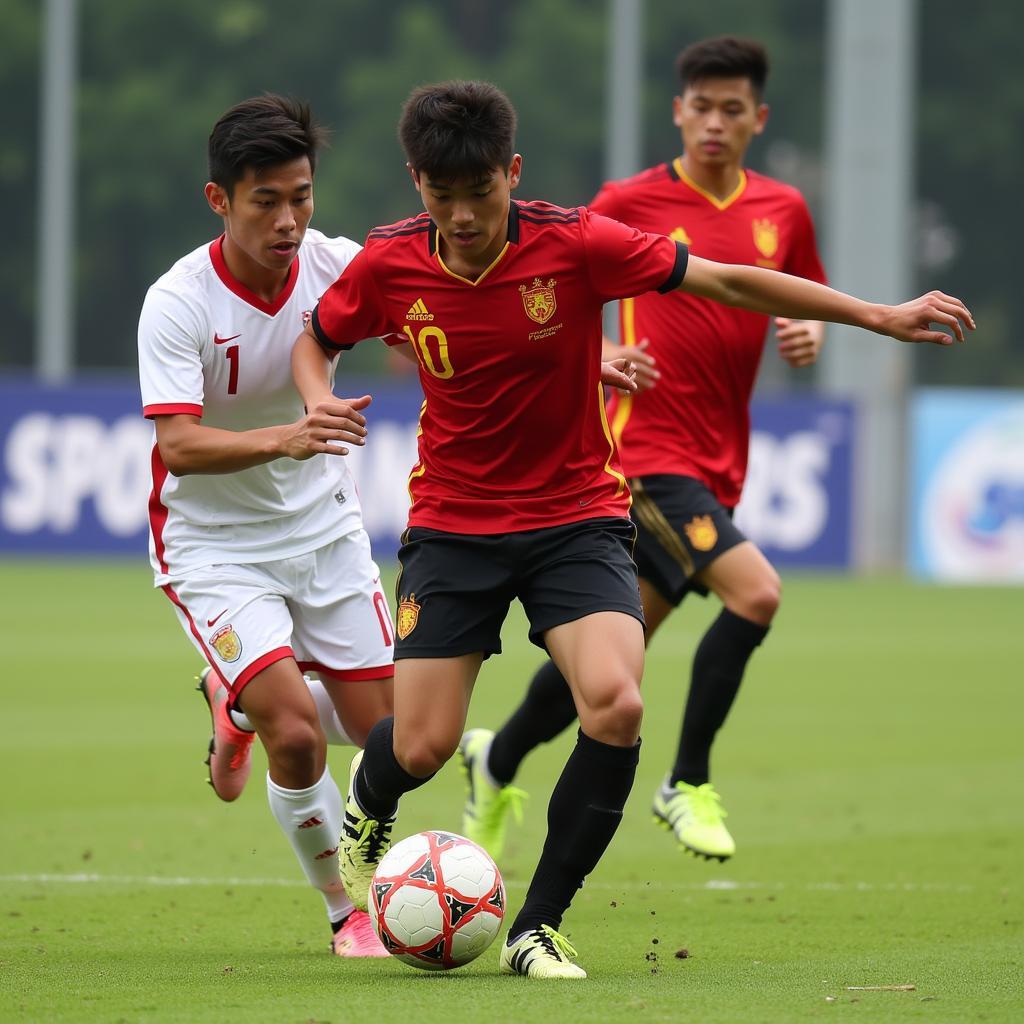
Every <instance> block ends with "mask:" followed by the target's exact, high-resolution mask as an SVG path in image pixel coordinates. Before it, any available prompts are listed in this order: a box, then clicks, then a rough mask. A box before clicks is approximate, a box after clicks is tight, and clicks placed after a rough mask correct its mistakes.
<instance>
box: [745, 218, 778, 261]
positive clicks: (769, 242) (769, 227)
mask: <svg viewBox="0 0 1024 1024" xmlns="http://www.w3.org/2000/svg"><path fill="white" fill-rule="evenodd" d="M750 226H751V228H752V229H753V231H754V245H756V246H757V251H758V252H759V253H760V254H761V255H762V256H763V257H764V258H765V259H766V260H770V259H771V258H772V257H773V256H774V255H775V254H776V253H777V252H778V251H779V226H778V224H774V223H772V221H770V220H768V218H767V217H761V218H758V219H756V220H754V221H752V222H751V225H750Z"/></svg>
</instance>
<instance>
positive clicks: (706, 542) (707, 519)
mask: <svg viewBox="0 0 1024 1024" xmlns="http://www.w3.org/2000/svg"><path fill="white" fill-rule="evenodd" d="M683 529H684V530H685V531H686V538H687V540H689V542H690V543H691V544H692V545H693V550H694V551H710V550H711V549H712V548H713V547H714V546H715V545H716V544H717V543H718V531H717V530H716V529H715V524H714V523H713V522H712V520H711V516H694V517H693V518H692V519H691V520H690V521H689V522H688V523H687V524H686V525H685V526H684V527H683Z"/></svg>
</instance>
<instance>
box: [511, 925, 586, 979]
mask: <svg viewBox="0 0 1024 1024" xmlns="http://www.w3.org/2000/svg"><path fill="white" fill-rule="evenodd" d="M509 938H511V936H510V937H509ZM575 959H576V950H575V949H573V948H572V946H570V945H569V942H568V940H567V939H566V938H565V936H563V935H559V934H558V932H556V931H555V929H554V928H552V927H551V926H550V925H546V924H542V925H541V926H540V927H539V928H535V929H534V930H533V931H530V932H526V933H524V934H523V935H521V936H520V937H519V938H518V939H517V940H516V941H515V942H513V943H512V944H511V945H509V941H508V940H506V941H505V942H503V943H502V944H501V961H500V970H501V973H502V974H521V975H522V976H523V977H524V978H540V979H546V978H554V979H578V978H585V977H586V976H587V972H586V971H585V970H583V968H582V967H577V966H576V964H574V963H572V961H573V960H575Z"/></svg>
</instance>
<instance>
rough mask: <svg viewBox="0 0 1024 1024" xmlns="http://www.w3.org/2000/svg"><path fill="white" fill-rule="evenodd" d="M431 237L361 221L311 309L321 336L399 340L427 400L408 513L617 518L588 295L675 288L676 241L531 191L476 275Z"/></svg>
mask: <svg viewBox="0 0 1024 1024" xmlns="http://www.w3.org/2000/svg"><path fill="white" fill-rule="evenodd" d="M438 242H439V236H438V231H437V227H436V226H435V225H434V224H433V222H432V221H431V220H430V217H429V216H428V215H427V214H425V213H423V214H420V215H419V216H418V217H413V218H412V219H410V220H406V221H402V222H400V223H398V224H393V225H391V226H390V227H382V228H375V229H374V230H373V231H371V232H370V234H369V235H368V236H367V240H366V247H365V248H364V249H363V251H362V252H361V253H360V254H359V255H358V256H357V257H356V258H355V259H354V260H353V261H352V263H351V264H349V266H348V267H347V268H346V270H345V273H344V274H342V275H341V277H339V278H338V280H337V281H336V282H335V283H334V284H333V285H332V286H331V287H330V289H328V291H327V292H326V294H325V295H324V297H323V298H322V299H321V301H320V303H319V305H318V306H317V308H316V310H315V312H314V314H313V328H314V330H315V331H316V335H317V337H318V338H319V339H320V342H321V343H322V344H323V345H324V346H325V347H327V348H329V349H330V348H341V347H345V346H348V345H351V344H352V343H354V342H357V341H359V340H360V339H363V338H369V337H375V336H383V335H398V338H396V339H394V342H395V343H401V342H403V341H410V342H412V344H413V350H414V351H415V353H416V357H417V360H418V361H419V368H420V382H421V383H422V386H423V393H424V397H425V401H424V403H423V408H422V410H421V412H420V435H419V461H418V462H417V464H416V466H415V467H414V469H413V471H412V474H411V475H410V478H409V493H410V497H411V499H412V508H411V510H410V512H409V525H410V526H428V527H431V528H433V529H438V530H447V531H449V532H452V533H469V534H488V533H506V532H516V531H522V530H532V529H536V528H538V527H548V526H558V525H561V524H563V523H571V522H577V521H579V520H583V519H592V518H596V517H598V516H625V515H626V514H627V513H628V510H629V491H628V488H627V487H626V481H625V478H624V476H623V474H622V469H621V466H620V464H619V458H618V453H617V452H616V448H615V444H614V442H613V441H612V436H611V430H610V428H609V424H608V420H607V417H606V413H605V406H604V398H603V391H602V386H601V383H600V363H601V306H602V304H603V303H605V302H608V301H610V300H611V299H615V298H623V297H627V296H636V295H639V294H641V293H642V292H645V291H648V290H650V289H654V288H662V289H670V288H675V287H676V286H677V285H678V284H679V282H680V281H681V280H682V278H683V274H684V273H685V271H686V257H687V250H686V247H685V246H684V245H679V244H677V243H674V242H672V241H671V240H669V239H668V238H665V237H662V236H660V235H650V234H645V233H644V232H642V231H638V230H636V229H635V228H629V227H626V226H625V225H623V224H619V223H618V222H616V221H613V220H608V219H607V218H605V217H599V216H595V215H594V214H592V213H590V212H589V211H587V210H585V209H573V210H565V209H562V208H560V207H557V206H551V205H550V204H548V203H540V202H533V203H520V202H512V204H511V207H510V210H509V223H508V242H507V243H506V245H505V247H504V248H503V249H502V251H501V252H500V253H499V254H498V256H497V257H496V258H495V260H494V262H493V263H492V264H491V265H490V266H489V267H488V268H487V269H486V270H485V271H484V272H483V273H482V274H481V275H480V276H479V277H478V278H477V279H476V280H475V281H474V280H469V279H468V278H465V277H461V276H460V275H458V274H456V273H454V272H453V271H452V270H450V269H449V268H448V267H447V266H446V265H445V263H444V261H443V259H442V258H441V255H440V252H439V247H438ZM371 443H372V442H371Z"/></svg>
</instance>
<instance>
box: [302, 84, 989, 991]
mask: <svg viewBox="0 0 1024 1024" xmlns="http://www.w3.org/2000/svg"><path fill="white" fill-rule="evenodd" d="M515 125H516V115H515V111H514V110H513V108H512V106H511V104H510V103H509V101H508V99H507V97H505V95H504V94H503V93H501V92H500V91H499V90H498V89H496V88H495V87H494V86H492V85H489V84H487V83H482V82H447V83H443V84H440V85H433V86H424V87H421V88H419V89H417V90H415V91H414V92H413V94H412V95H411V96H410V97H409V99H408V100H407V102H406V105H405V107H404V109H403V113H402V118H401V122H400V127H399V134H400V137H401V140H402V143H403V146H404V148H405V151H406V155H407V158H408V164H409V170H410V173H411V175H412V179H413V182H414V184H415V187H416V189H417V191H418V192H419V194H420V197H421V200H422V202H423V205H424V207H425V208H426V211H427V212H426V213H425V214H420V215H419V216H417V217H413V218H410V219H409V220H405V221H402V222H400V223H398V224H393V225H390V226H388V227H383V228H376V229H374V230H373V231H371V232H370V234H369V236H368V238H367V241H366V246H365V248H364V249H363V251H362V252H361V253H360V254H359V255H358V256H357V257H356V258H355V259H354V260H353V261H352V263H351V264H350V265H349V266H348V268H347V269H346V271H345V273H344V274H343V275H342V276H341V277H340V278H339V279H338V280H337V281H336V282H335V283H334V284H333V285H332V286H331V287H330V288H329V289H328V291H327V292H326V293H325V294H324V296H323V298H322V299H321V301H320V303H319V304H318V306H317V308H316V310H315V311H314V314H313V317H312V321H311V323H310V325H309V326H308V327H307V328H306V330H305V331H304V332H303V333H302V334H301V335H300V336H299V338H298V339H297V340H296V344H295V348H294V350H293V353H292V365H293V370H294V373H295V380H296V384H297V386H298V388H299V391H300V393H301V394H302V396H303V398H304V400H305V403H306V406H307V408H308V409H310V410H312V411H313V412H315V411H316V410H317V409H318V408H320V406H321V403H326V402H329V401H331V393H330V387H329V379H330V378H329V373H330V366H331V359H332V358H333V357H334V356H335V355H336V354H337V353H338V352H339V351H340V350H342V349H345V348H347V347H351V346H352V345H353V344H355V343H357V342H358V341H359V340H360V339H363V338H367V337H373V336H384V335H391V340H392V342H393V343H394V344H402V343H405V344H409V345H411V346H412V348H413V351H414V353H415V355H416V357H417V359H418V360H419V364H420V380H421V383H422V386H423V391H424V396H425V401H424V404H423V409H422V413H421V417H420V438H419V462H418V463H417V465H416V467H415V468H414V469H413V472H412V474H411V476H410V488H409V489H410V494H411V497H412V507H411V509H410V512H409V529H408V530H407V531H406V534H405V536H404V543H403V546H402V548H401V551H400V552H399V558H400V561H401V568H402V571H401V575H400V577H399V581H398V586H397V589H398V598H399V606H398V615H397V642H396V648H395V658H396V669H395V713H394V717H393V718H389V719H385V720H383V721H382V722H379V723H378V724H377V725H375V726H374V727H373V729H372V730H371V731H370V735H369V737H368V738H367V741H366V747H365V751H364V752H363V753H361V754H358V755H357V756H356V757H355V758H354V759H353V762H352V771H351V775H350V784H349V794H348V799H347V801H346V805H345V826H344V830H343V833H342V841H341V850H340V858H341V872H342V878H343V879H344V881H345V884H346V888H348V890H349V891H350V892H351V893H352V894H353V899H357V898H358V895H362V896H363V897H364V898H368V896H369V886H370V883H371V880H372V878H373V872H374V870H375V868H376V865H377V864H378V863H379V861H380V858H381V857H382V856H383V854H384V853H385V852H386V850H387V849H388V847H389V846H390V842H391V830H392V828H393V825H394V821H395V816H396V814H397V809H398V801H399V798H400V797H401V796H402V794H404V793H406V792H409V791H411V790H413V789H415V788H417V787H418V786H420V785H422V784H423V783H424V782H426V781H427V780H428V779H429V778H430V777H431V776H432V775H433V774H434V773H435V772H436V771H437V770H438V769H439V768H440V767H441V766H442V765H443V764H444V763H445V761H447V760H448V759H449V758H450V757H451V756H452V754H453V753H454V752H455V750H456V749H457V748H458V745H459V741H460V738H461V735H462V730H463V728H464V725H465V720H466V711H467V706H468V702H469V698H470V694H471V692H472V689H473V684H474V682H475V680H476V677H477V674H478V672H479V670H480V666H481V664H482V662H483V660H484V658H486V657H487V656H489V655H491V654H496V653H499V652H500V650H501V641H500V630H501V624H502V622H503V620H504V618H505V615H506V614H507V611H508V608H509V606H510V604H511V602H512V601H513V600H514V599H516V598H518V599H519V600H520V601H521V602H522V604H523V606H524V609H525V611H526V614H527V617H528V618H529V621H530V637H531V639H532V640H533V641H534V642H535V643H537V644H538V645H539V646H542V647H544V648H546V649H547V651H548V653H549V654H550V655H551V657H552V659H553V660H554V662H555V664H556V665H558V667H559V670H560V671H561V672H562V674H563V675H564V676H565V678H566V679H567V680H568V683H569V686H570V688H571V690H572V694H573V698H574V700H575V703H576V708H577V711H578V713H579V718H580V731H579V734H578V738H577V743H576V747H575V749H574V750H573V752H572V754H571V755H570V757H569V760H568V761H567V763H566V766H565V768H564V770H563V772H562V774H561V776H560V777H559V779H558V782H557V783H556V785H555V788H554V792H553V793H552V797H551V803H550V807H549V813H548V836H547V839H546V841H545V843H544V848H543V851H542V853H541V857H540V862H539V864H538V865H537V869H536V871H535V873H534V876H533V879H532V881H531V884H530V887H529V890H528V892H527V895H526V900H525V903H524V905H523V907H522V909H521V910H520V911H519V913H518V915H517V916H516V918H515V920H514V921H513V923H512V925H511V928H510V929H509V935H508V938H507V940H506V941H505V942H504V943H503V944H502V949H501V955H500V969H501V971H502V972H503V973H508V974H521V975H525V976H527V977H531V978H566V979H571V978H583V977H586V974H585V972H584V971H583V970H582V969H581V968H580V967H578V966H577V965H575V964H573V963H572V960H573V958H574V951H573V950H572V949H571V947H570V946H569V945H568V943H567V942H566V940H565V939H564V938H563V937H562V936H561V935H560V934H559V932H558V928H559V927H560V924H561V920H562V916H563V914H564V913H565V911H566V910H567V909H568V907H569V904H570V903H571V901H572V898H573V896H574V895H575V893H576V891H577V889H579V887H580V886H581V885H582V884H583V881H584V879H585V878H586V876H587V875H588V874H589V873H590V871H591V870H592V869H593V867H594V866H595V865H596V864H597V862H598V860H599V859H600V857H601V855H602V854H603V852H604V850H605V848H606V847H607V845H608V843H609V842H610V841H611V839H612V836H613V835H614V833H615V830H616V828H617V827H618V824H619V821H620V820H621V817H622V808H623V806H624V805H625V801H626V798H627V796H628V794H629V790H630V787H631V785H632V781H633V776H634V773H635V769H636V763H637V759H638V755H639V729H640V720H641V717H642V710H643V709H642V703H641V700H640V690H639V685H640V677H641V674H642V669H643V657H644V635H643V616H642V610H641V604H640V595H639V591H638V587H637V580H636V570H635V566H634V564H633V561H632V558H631V553H632V545H633V540H634V527H633V525H632V523H631V522H630V520H629V517H628V508H629V492H628V488H627V486H626V481H625V478H624V476H623V474H622V471H621V468H620V464H619V458H618V454H617V451H616V448H615V444H614V442H613V440H612V437H611V430H610V427H609V424H608V422H607V419H606V415H605V408H604V401H603V391H602V387H601V311H602V306H603V304H604V303H605V302H607V301H609V300H611V299H614V298H618V299H622V298H631V297H635V296H638V295H642V294H644V293H645V292H649V291H654V290H661V291H663V292H666V291H669V290H671V289H673V288H677V287H682V288H683V289H684V290H687V291H690V292H693V293H696V294H699V295H703V296H704V297H706V298H713V299H716V300H717V301H722V302H728V303H730V304H732V305H740V306H746V307H749V308H752V309H760V310H773V311H774V312H776V313H779V314H784V315H786V316H790V317H802V318H810V317H813V318H818V319H830V320H837V321H841V322H844V323H852V324H855V325H858V326H862V327H868V328H871V329H873V330H876V331H879V332H880V333H885V334H891V335H893V336H895V337H898V338H901V339H903V340H907V341H931V342H941V343H949V341H950V338H949V336H947V335H946V334H944V333H942V332H941V331H936V330H933V329H931V328H930V326H929V325H930V324H931V323H932V322H939V323H941V324H942V325H944V326H948V327H950V328H952V329H953V330H954V331H955V332H956V334H957V336H958V337H960V338H962V337H963V329H962V327H961V324H960V320H959V319H958V318H962V319H963V320H964V321H965V322H967V323H968V324H970V323H971V320H970V314H969V312H968V311H967V310H966V309H965V307H964V306H963V304H962V303H960V302H959V300H957V299H953V298H949V297H947V296H941V295H939V294H938V293H932V294H931V295H928V296H924V297H922V298H920V299H916V300H914V301H913V302H909V303H905V304H904V305H902V306H895V307H889V306H876V305H872V304H870V303H867V302H862V301H861V300H859V299H855V298H852V297H851V296H848V295H843V294H842V293H840V292H835V291H833V290H831V289H829V288H827V287H825V286H823V285H820V284H817V283H814V282H809V281H804V280H801V279H799V278H795V277H790V276H787V275H785V274H780V273H778V272H775V271H771V270H766V269H762V268H756V267H743V266H729V265H725V264H719V263H714V262H711V261H709V260H705V259H701V258H698V257H696V256H690V255H689V252H688V250H687V247H686V245H685V244H683V243H682V242H679V241H673V240H672V239H670V238H668V237H667V236H665V235H662V234H654V233H648V232H644V231H640V230H638V229H636V228H632V227H627V226H625V225H624V224H621V223H620V222H618V221H615V220H611V219H609V218H606V217H603V216H600V215H598V214H595V213H592V212H590V211H589V210H586V209H573V210H566V209H562V208H560V207H557V206H552V205H550V204H548V203H543V202H529V203H525V202H515V201H513V200H512V198H511V192H512V190H513V189H514V188H515V187H516V186H517V185H518V183H519V176H520V172H521V167H522V159H521V157H520V156H519V155H518V154H516V153H515V152H514V134H515ZM528 407H538V408H542V409H544V411H545V418H544V424H543V434H542V436H538V432H537V430H535V429H533V427H532V425H531V421H530V420H529V417H527V416H525V415H524V410H525V409H527V408H528ZM357 894H358V895H357Z"/></svg>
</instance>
